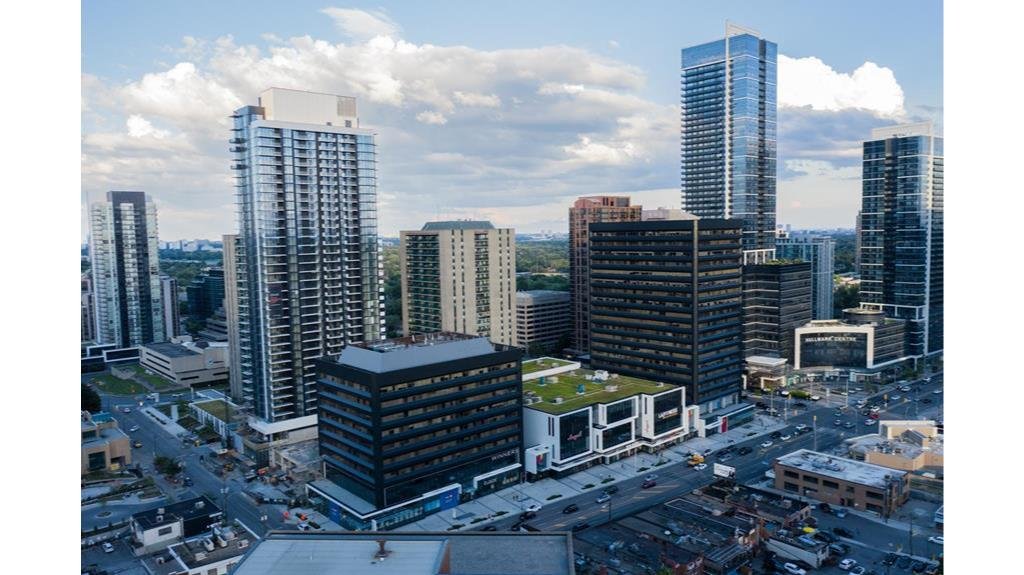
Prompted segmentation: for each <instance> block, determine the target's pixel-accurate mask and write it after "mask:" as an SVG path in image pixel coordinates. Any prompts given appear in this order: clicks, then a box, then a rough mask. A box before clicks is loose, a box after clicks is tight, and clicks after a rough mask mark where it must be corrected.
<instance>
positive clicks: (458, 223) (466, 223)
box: [420, 220, 495, 232]
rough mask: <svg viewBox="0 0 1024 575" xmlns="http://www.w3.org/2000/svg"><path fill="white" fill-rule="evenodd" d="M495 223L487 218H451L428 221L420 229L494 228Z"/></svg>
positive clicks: (428, 230) (427, 230) (425, 230)
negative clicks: (441, 220) (442, 220)
mask: <svg viewBox="0 0 1024 575" xmlns="http://www.w3.org/2000/svg"><path fill="white" fill-rule="evenodd" d="M493 229H495V228H494V224H492V223H491V222H488V221H486V220H449V221H444V222H427V223H425V224H423V227H422V228H421V229H420V231H424V232H430V231H434V230H493Z"/></svg>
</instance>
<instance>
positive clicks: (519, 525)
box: [508, 521, 523, 531]
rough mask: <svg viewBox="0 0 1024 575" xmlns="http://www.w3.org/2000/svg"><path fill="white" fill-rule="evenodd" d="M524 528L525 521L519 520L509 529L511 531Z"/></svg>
mask: <svg viewBox="0 0 1024 575" xmlns="http://www.w3.org/2000/svg"><path fill="white" fill-rule="evenodd" d="M522 528H523V522H522V521H517V522H515V523H513V524H512V527H509V528H508V530H509V531H521V530H522Z"/></svg>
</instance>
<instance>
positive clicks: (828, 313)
mask: <svg viewBox="0 0 1024 575" xmlns="http://www.w3.org/2000/svg"><path fill="white" fill-rule="evenodd" d="M835 251H836V241H835V240H833V239H832V238H830V237H824V236H806V235H798V236H789V235H788V234H787V235H785V236H780V237H779V238H777V239H776V240H775V254H776V255H777V256H778V257H779V258H780V259H787V260H803V261H805V262H811V308H812V315H813V319H832V284H833V283H834V281H835V280H834V279H833V275H834V274H835Z"/></svg>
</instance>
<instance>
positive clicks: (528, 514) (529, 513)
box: [519, 511, 537, 521]
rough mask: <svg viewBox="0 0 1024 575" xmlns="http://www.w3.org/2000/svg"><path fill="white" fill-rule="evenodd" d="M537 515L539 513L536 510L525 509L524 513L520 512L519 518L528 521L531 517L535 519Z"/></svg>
mask: <svg viewBox="0 0 1024 575" xmlns="http://www.w3.org/2000/svg"><path fill="white" fill-rule="evenodd" d="M536 516H537V513H536V512H535V511H523V512H522V513H520V514H519V520H520V521H527V520H529V519H533V518H534V517H536Z"/></svg>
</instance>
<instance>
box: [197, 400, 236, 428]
mask: <svg viewBox="0 0 1024 575" xmlns="http://www.w3.org/2000/svg"><path fill="white" fill-rule="evenodd" d="M192 405H194V406H196V409H201V410H202V411H205V412H206V413H209V414H210V415H212V416H213V417H216V418H217V419H219V420H221V421H225V422H226V421H227V420H228V414H229V413H230V408H231V406H230V405H228V402H226V401H224V400H223V399H210V400H206V401H196V402H194V403H193V404H192Z"/></svg>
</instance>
